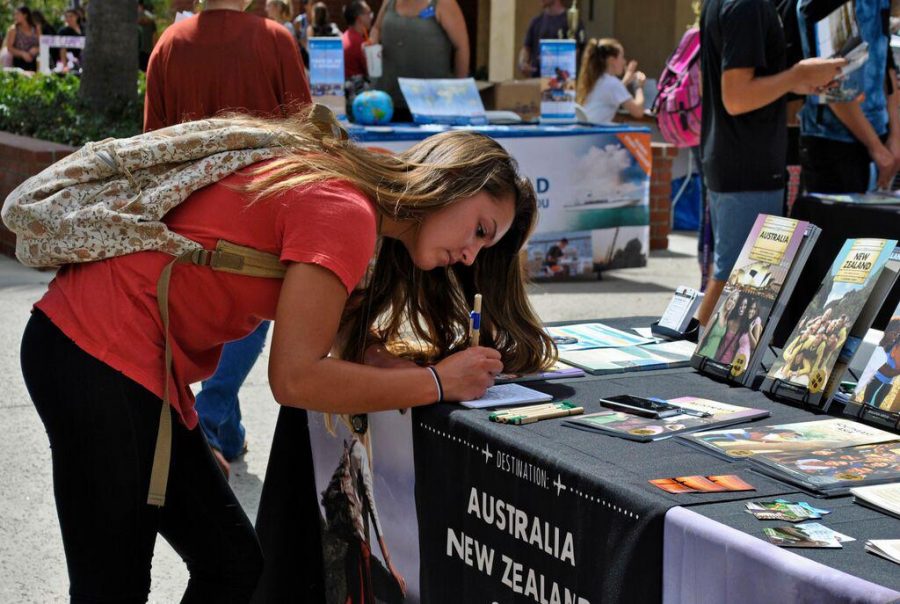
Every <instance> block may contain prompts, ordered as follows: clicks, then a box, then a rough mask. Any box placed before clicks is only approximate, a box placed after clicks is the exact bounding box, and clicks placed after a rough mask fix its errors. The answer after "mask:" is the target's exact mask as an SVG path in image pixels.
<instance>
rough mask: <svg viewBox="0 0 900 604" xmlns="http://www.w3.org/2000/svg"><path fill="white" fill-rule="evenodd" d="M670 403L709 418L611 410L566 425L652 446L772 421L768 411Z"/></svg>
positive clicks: (688, 400) (698, 401) (691, 400)
mask: <svg viewBox="0 0 900 604" xmlns="http://www.w3.org/2000/svg"><path fill="white" fill-rule="evenodd" d="M668 402H669V403H671V404H673V405H677V406H679V407H681V408H683V409H686V410H688V411H691V412H695V413H701V414H702V413H708V414H709V416H708V417H698V416H696V415H687V414H679V415H673V416H672V417H666V418H662V419H654V418H649V417H641V416H639V415H633V414H631V413H623V412H621V411H611V410H607V411H600V412H599V413H591V414H589V415H583V416H580V417H577V418H571V419H567V420H565V422H563V423H564V425H566V426H569V427H571V428H578V429H581V430H588V431H592V432H600V433H603V434H608V435H610V436H618V437H620V438H627V439H629V440H637V441H641V442H649V441H655V440H662V439H664V438H669V437H672V436H676V435H678V434H685V433H687V432H690V431H695V430H703V429H706V428H710V427H714V426H729V425H733V424H737V423H740V422H744V421H752V420H756V419H759V418H762V417H768V415H769V412H768V411H766V410H764V409H751V408H749V407H739V406H737V405H729V404H726V403H720V402H718V401H711V400H707V399H702V398H696V397H693V396H684V397H681V398H673V399H670V400H669V401H668Z"/></svg>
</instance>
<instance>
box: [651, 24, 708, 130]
mask: <svg viewBox="0 0 900 604" xmlns="http://www.w3.org/2000/svg"><path fill="white" fill-rule="evenodd" d="M657 90H658V92H657V96H656V100H655V101H654V102H653V113H655V114H656V121H657V123H658V124H659V131H660V133H661V134H662V136H663V138H664V139H665V140H666V142H668V143H671V144H673V145H675V146H676V147H696V146H697V145H699V144H700V107H701V97H700V30H699V29H697V28H696V27H692V28H691V29H689V30H688V31H687V32H686V33H685V34H684V37H683V38H681V42H680V43H679V44H678V48H676V49H675V52H673V53H672V56H670V57H669V59H668V60H667V61H666V67H665V69H663V72H662V75H660V76H659V84H658V86H657Z"/></svg>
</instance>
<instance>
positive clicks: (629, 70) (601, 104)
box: [575, 38, 647, 124]
mask: <svg viewBox="0 0 900 604" xmlns="http://www.w3.org/2000/svg"><path fill="white" fill-rule="evenodd" d="M619 78H621V79H619ZM646 79H647V76H645V75H644V74H643V72H640V71H638V70H637V61H631V62H629V63H628V64H627V66H626V63H625V49H624V48H623V47H622V45H621V44H620V43H619V41H618V40H614V39H612V38H603V39H601V40H597V39H595V38H591V39H590V41H588V44H587V46H586V47H585V49H584V54H583V55H582V57H581V73H579V74H578V90H577V93H576V95H575V100H576V101H577V102H578V104H579V105H581V107H582V109H584V113H585V114H586V115H587V118H588V120H589V121H590V122H591V123H593V124H604V123H607V122H611V121H613V118H614V117H615V116H616V112H618V110H619V107H622V108H624V109H625V110H627V111H628V114H629V115H630V116H631V117H633V118H639V117H642V116H643V115H644V81H645V80H646ZM632 82H634V84H635V94H634V96H633V97H632V96H631V93H630V92H629V91H628V88H627V86H629V85H630V84H631V83H632Z"/></svg>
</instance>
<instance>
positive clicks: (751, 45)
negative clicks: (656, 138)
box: [697, 0, 846, 325]
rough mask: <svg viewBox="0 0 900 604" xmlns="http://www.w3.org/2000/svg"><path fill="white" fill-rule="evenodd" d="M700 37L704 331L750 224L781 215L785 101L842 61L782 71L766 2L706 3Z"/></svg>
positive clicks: (779, 43)
mask: <svg viewBox="0 0 900 604" xmlns="http://www.w3.org/2000/svg"><path fill="white" fill-rule="evenodd" d="M700 37H701V42H700V53H701V70H702V74H703V75H702V77H703V115H702V129H701V143H700V144H701V148H702V151H701V153H702V159H703V175H704V178H705V179H706V185H707V188H708V196H709V207H710V218H711V221H712V229H713V237H714V239H715V242H716V247H715V253H714V262H715V271H714V273H713V276H712V278H711V279H710V281H709V284H708V285H707V288H706V295H705V296H704V298H703V302H702V304H701V305H700V309H699V311H698V313H697V318H698V320H699V321H700V323H701V324H702V325H706V324H707V323H708V322H709V318H710V316H711V315H712V311H713V309H714V308H715V306H716V302H717V301H718V299H719V296H720V295H721V293H722V289H723V288H724V286H725V282H726V280H727V279H728V275H729V273H730V272H731V269H732V267H733V266H734V263H735V261H736V260H737V256H738V254H739V253H740V250H741V247H742V246H743V245H744V241H745V240H746V239H747V235H748V234H749V232H750V229H751V228H752V227H753V223H754V222H755V220H756V216H757V215H758V214H760V213H765V214H776V215H780V214H782V213H783V205H784V172H785V155H786V151H787V114H786V110H785V100H784V95H785V94H786V93H787V92H790V91H793V92H796V93H802V94H809V93H811V92H814V91H816V90H818V89H820V88H822V87H824V86H827V85H829V84H830V83H832V82H833V81H834V79H835V78H836V77H837V76H838V74H839V71H840V68H841V67H842V66H843V65H845V64H846V61H845V60H843V59H804V60H803V61H800V62H799V63H796V64H795V65H793V66H791V67H790V68H786V67H787V66H786V64H785V42H784V31H783V30H782V27H781V21H780V19H779V17H778V13H777V12H776V10H775V7H774V6H773V5H772V4H771V3H770V2H768V0H706V2H704V4H703V8H702V12H701V15H700Z"/></svg>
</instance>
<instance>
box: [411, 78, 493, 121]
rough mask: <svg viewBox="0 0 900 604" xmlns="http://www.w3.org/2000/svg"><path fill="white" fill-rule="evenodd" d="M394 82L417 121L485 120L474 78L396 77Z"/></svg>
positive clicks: (414, 119)
mask: <svg viewBox="0 0 900 604" xmlns="http://www.w3.org/2000/svg"><path fill="white" fill-rule="evenodd" d="M397 82H398V84H399V85H400V92H401V93H402V94H403V98H404V99H405V100H406V104H407V105H408V106H409V111H410V113H412V116H413V121H414V122H415V123H417V124H448V125H460V126H468V125H483V124H487V116H486V114H485V111H484V104H483V103H482V101H481V96H480V95H479V94H478V87H477V86H476V84H475V80H474V79H473V78H460V79H456V78H454V79H428V80H426V79H417V78H398V79H397Z"/></svg>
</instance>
